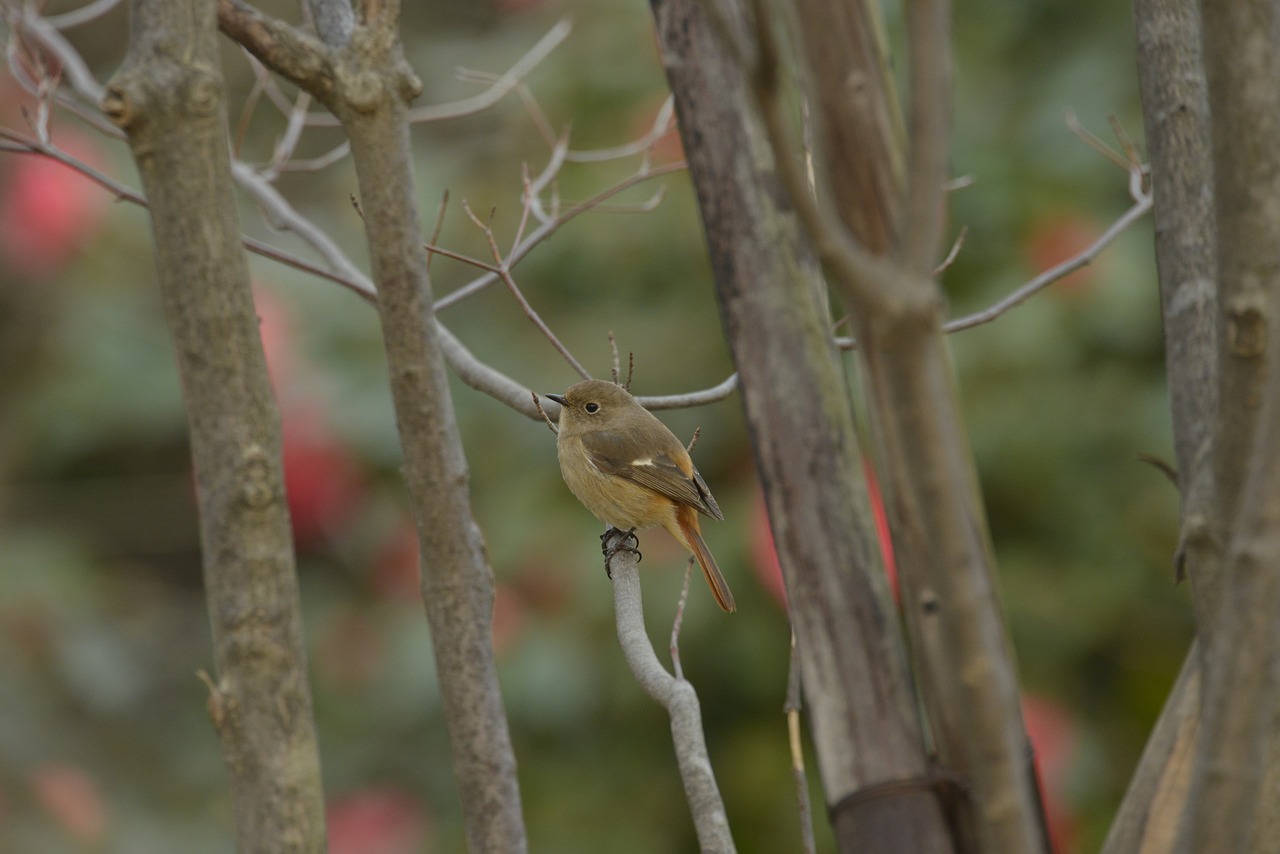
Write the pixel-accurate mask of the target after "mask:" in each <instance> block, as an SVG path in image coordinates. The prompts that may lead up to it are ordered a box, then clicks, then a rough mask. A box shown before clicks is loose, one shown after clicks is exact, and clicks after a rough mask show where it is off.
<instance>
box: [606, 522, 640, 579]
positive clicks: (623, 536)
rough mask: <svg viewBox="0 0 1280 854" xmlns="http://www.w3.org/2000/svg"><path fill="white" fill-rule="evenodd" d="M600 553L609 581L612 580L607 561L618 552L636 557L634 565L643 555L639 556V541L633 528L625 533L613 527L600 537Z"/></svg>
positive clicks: (611, 572)
mask: <svg viewBox="0 0 1280 854" xmlns="http://www.w3.org/2000/svg"><path fill="white" fill-rule="evenodd" d="M628 541H629V542H628ZM600 552H601V554H603V555H604V572H605V575H607V576H609V578H610V579H612V578H613V570H612V569H611V568H610V567H609V561H611V560H612V559H613V556H614V555H616V554H617V553H618V552H631V553H632V554H633V555H635V556H636V563H639V562H640V561H641V560H643V559H644V555H642V554H640V540H639V538H638V537H636V529H635V528H630V529H628V530H626V531H623V530H622V529H620V528H613V527H610V528H608V529H606V530H605V532H604V533H603V534H601V535H600Z"/></svg>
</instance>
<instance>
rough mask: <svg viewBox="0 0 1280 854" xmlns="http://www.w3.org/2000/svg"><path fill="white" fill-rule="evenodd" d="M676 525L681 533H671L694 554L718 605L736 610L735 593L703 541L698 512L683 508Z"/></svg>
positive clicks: (677, 513)
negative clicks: (731, 590) (730, 588)
mask: <svg viewBox="0 0 1280 854" xmlns="http://www.w3.org/2000/svg"><path fill="white" fill-rule="evenodd" d="M676 524H677V525H679V533H677V532H676V531H672V532H671V533H672V534H673V535H675V537H676V539H677V540H679V541H680V543H681V544H682V545H683V546H684V547H685V548H687V549H688V550H689V551H691V552H692V553H693V556H694V558H695V559H696V560H697V561H698V566H700V567H702V574H703V576H705V577H706V579H707V586H708V587H710V588H711V595H712V596H714V597H716V604H717V605H719V606H720V607H721V608H723V609H724V610H726V611H734V610H736V609H737V607H738V606H737V605H736V604H735V603H734V601H733V593H731V592H730V591H729V582H727V581H725V580H724V576H723V575H721V574H720V567H718V566H716V559H715V558H714V557H712V556H711V549H709V548H707V543H706V541H705V540H703V539H702V531H701V530H700V529H699V526H698V511H696V510H694V509H693V508H692V507H687V506H686V507H681V508H680V509H679V510H677V511H676Z"/></svg>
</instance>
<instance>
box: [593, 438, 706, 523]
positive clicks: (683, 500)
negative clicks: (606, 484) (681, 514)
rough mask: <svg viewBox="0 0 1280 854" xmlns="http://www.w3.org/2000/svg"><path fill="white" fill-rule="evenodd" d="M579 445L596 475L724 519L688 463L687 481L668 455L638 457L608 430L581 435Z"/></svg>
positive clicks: (702, 481)
mask: <svg viewBox="0 0 1280 854" xmlns="http://www.w3.org/2000/svg"><path fill="white" fill-rule="evenodd" d="M582 445H583V447H584V448H585V449H586V451H587V457H588V459H590V460H591V464H592V465H593V466H595V467H596V470H597V471H600V472H603V473H604V474H612V475H617V476H619V477H625V478H627V479H628V480H633V481H635V482H636V483H638V484H640V485H641V486H646V487H648V488H649V489H652V490H653V491H655V492H659V493H661V494H663V495H665V496H667V497H668V498H670V499H671V500H672V501H675V502H676V503H678V504H686V505H688V506H690V507H693V508H695V509H696V510H698V511H699V512H701V513H705V514H706V515H708V516H710V517H711V518H713V519H721V520H723V519H724V513H722V512H721V511H720V505H718V504H716V500H715V499H714V498H712V497H711V490H710V489H709V488H708V487H707V483H706V481H704V480H703V479H702V475H700V474H698V470H697V469H696V468H694V467H693V463H692V462H690V463H689V470H690V471H691V472H692V473H693V476H692V477H690V476H688V475H686V474H685V473H684V472H683V471H682V470H681V468H680V466H679V464H678V463H677V462H676V460H675V459H673V458H672V456H671V455H670V454H667V453H658V454H654V455H653V456H650V457H638V456H637V455H636V454H635V453H634V452H633V451H632V450H631V449H630V448H629V447H628V445H629V443H628V442H627V440H626V439H625V438H624V437H623V436H622V435H621V434H619V433H615V432H613V431H611V430H597V431H592V432H591V433H587V434H585V435H584V436H583V437H582ZM686 459H687V457H686Z"/></svg>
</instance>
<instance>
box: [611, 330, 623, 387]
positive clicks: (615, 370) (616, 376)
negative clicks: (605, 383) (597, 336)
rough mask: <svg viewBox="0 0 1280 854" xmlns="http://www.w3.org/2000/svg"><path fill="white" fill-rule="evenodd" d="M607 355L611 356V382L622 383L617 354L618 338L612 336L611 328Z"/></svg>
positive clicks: (620, 365)
mask: <svg viewBox="0 0 1280 854" xmlns="http://www.w3.org/2000/svg"><path fill="white" fill-rule="evenodd" d="M609 356H610V358H611V360H612V361H611V368H610V370H611V372H612V374H613V384H614V385H622V383H621V382H620V380H621V379H622V362H621V361H620V359H619V356H618V339H617V338H615V337H614V335H613V330H612V329H610V330H609Z"/></svg>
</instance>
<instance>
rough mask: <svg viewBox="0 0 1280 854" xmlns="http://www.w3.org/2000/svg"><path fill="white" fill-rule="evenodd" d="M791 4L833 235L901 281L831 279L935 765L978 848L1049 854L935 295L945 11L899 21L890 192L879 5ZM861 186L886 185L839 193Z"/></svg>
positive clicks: (888, 96) (921, 5) (925, 5)
mask: <svg viewBox="0 0 1280 854" xmlns="http://www.w3.org/2000/svg"><path fill="white" fill-rule="evenodd" d="M800 6H801V7H802V8H801V11H800V14H799V15H798V16H797V22H798V28H799V30H800V34H801V41H802V42H803V44H804V46H805V49H804V51H803V58H804V60H805V61H806V62H807V63H808V65H809V68H810V77H811V81H810V89H811V91H812V92H813V93H814V94H813V97H814V100H815V101H816V102H817V103H818V104H821V105H824V110H823V124H824V125H825V127H826V130H825V131H824V132H823V134H822V136H821V138H822V139H824V140H826V141H827V145H825V146H820V147H819V154H820V157H819V158H818V167H817V171H818V173H819V175H820V176H821V178H820V180H819V181H818V186H819V188H820V190H819V192H820V193H822V192H827V191H829V192H830V195H831V205H832V207H834V209H835V211H836V212H837V214H838V216H839V218H840V220H841V223H839V224H834V225H832V226H830V227H840V226H841V225H842V226H843V228H844V229H846V231H847V233H848V234H849V235H852V236H853V237H854V238H856V239H857V241H858V242H859V243H860V244H861V245H862V246H863V247H864V248H865V249H868V250H871V251H872V252H873V253H876V254H879V255H882V256H888V257H891V258H892V259H893V260H894V262H895V263H894V266H895V267H896V270H894V271H892V272H891V273H889V274H885V273H883V272H877V271H876V270H875V269H874V268H873V267H872V266H871V265H869V264H863V265H860V266H862V267H864V268H865V269H864V270H861V271H858V270H853V271H842V270H841V268H840V267H838V266H837V265H834V264H828V266H829V268H830V269H831V271H832V273H833V276H832V279H833V283H834V284H835V285H836V287H837V288H838V290H839V292H840V293H841V295H842V296H843V297H844V301H845V305H846V307H847V308H848V310H849V312H850V314H851V316H852V317H853V323H854V328H855V329H856V331H857V335H858V350H859V355H860V358H861V362H862V365H863V367H864V369H865V373H866V377H867V385H868V389H869V396H870V405H869V407H868V412H869V415H870V420H871V424H872V427H873V434H874V438H875V440H876V442H875V444H876V451H877V464H878V465H879V466H880V468H881V471H882V477H881V483H882V484H883V486H884V492H885V498H886V507H887V510H888V513H889V522H890V529H891V531H892V532H893V542H894V549H895V556H896V558H897V562H898V568H899V578H900V579H901V584H902V590H903V594H904V597H903V607H904V612H905V614H906V618H907V625H908V627H909V633H910V636H911V649H912V653H913V656H914V660H915V662H916V668H915V670H916V676H917V684H918V686H919V689H920V694H921V699H922V700H923V703H924V707H925V710H926V712H927V714H928V717H929V722H930V725H931V732H932V734H933V737H934V743H935V745H936V749H937V753H938V757H939V760H940V761H941V763H942V765H943V766H944V767H945V768H946V769H947V770H948V771H950V772H952V773H955V774H958V775H960V777H962V778H963V779H965V780H966V781H967V782H968V784H969V786H970V787H971V789H970V793H971V797H972V802H973V806H974V811H973V813H972V815H971V816H968V815H966V818H972V821H973V833H974V834H975V835H976V837H977V840H978V844H979V846H980V847H981V849H982V850H985V851H1000V852H1010V854H1013V852H1023V851H1027V852H1033V851H1041V850H1043V849H1044V848H1045V846H1046V844H1047V840H1046V838H1045V829H1044V827H1043V824H1042V820H1041V812H1040V804H1039V797H1038V793H1037V791H1036V784H1035V779H1034V775H1033V773H1032V769H1031V764H1030V762H1029V761H1028V760H1027V756H1028V752H1029V751H1028V744H1027V739H1026V735H1025V732H1024V730H1023V726H1022V718H1021V709H1020V704H1019V694H1018V683H1017V676H1016V673H1015V670H1014V666H1013V658H1012V653H1011V649H1010V646H1009V641H1008V637H1007V635H1006V631H1005V626H1004V619H1003V615H1002V613H1001V611H1000V606H999V602H998V600H997V596H996V592H995V586H994V575H995V572H994V560H993V558H992V554H991V549H990V545H989V541H988V533H987V524H986V519H985V517H984V513H983V508H982V501H981V497H980V492H979V489H978V484H977V477H976V472H975V470H974V461H973V456H972V451H971V449H970V447H969V443H968V438H967V436H966V434H965V430H964V425H963V421H962V418H961V414H960V408H959V401H958V397H957V390H956V386H955V380H954V376H953V371H952V366H951V360H950V354H949V352H948V349H947V345H946V341H945V337H944V334H943V330H942V307H943V303H942V299H941V294H940V292H939V291H938V289H937V287H936V285H935V283H934V282H933V281H932V280H931V279H932V274H933V269H934V268H935V266H936V265H937V263H938V262H939V260H940V258H939V255H938V246H937V243H938V238H939V235H940V232H939V228H938V222H939V217H940V216H941V211H942V207H943V203H944V200H943V193H942V183H943V181H944V180H945V178H946V171H945V170H946V138H947V129H948V111H949V104H950V63H949V56H950V46H949V44H948V43H947V39H948V38H949V34H950V8H949V5H948V4H947V3H946V2H943V0H933V2H924V0H921V2H915V3H912V4H911V8H910V10H909V12H908V14H907V25H908V41H909V49H910V54H909V56H908V62H909V66H908V68H909V78H910V86H911V96H912V97H911V100H912V104H911V113H910V115H911V127H910V131H911V138H910V140H909V144H908V146H907V148H908V150H909V151H910V154H911V157H910V159H909V166H910V171H909V173H908V174H907V175H905V176H903V177H902V178H900V179H898V180H896V181H894V180H891V179H893V178H895V177H896V176H897V174H898V170H899V167H898V162H899V158H898V157H897V156H895V152H897V151H901V150H902V148H903V144H902V143H901V142H900V139H899V136H898V135H896V134H895V130H896V128H895V123H894V122H893V121H892V120H891V117H892V116H893V115H895V110H894V109H893V107H892V104H893V103H894V101H895V98H894V94H893V91H892V89H891V87H890V83H889V78H888V76H887V75H885V74H883V69H884V68H885V67H886V66H887V62H886V60H885V59H884V57H883V53H882V51H881V50H880V49H879V46H880V39H878V38H877V37H876V33H875V29H874V27H875V18H874V16H873V14H872V11H871V10H873V9H874V8H875V4H874V3H871V2H864V3H838V2H823V1H822V0H802V2H801V3H800ZM849 46H852V49H850V47H849ZM877 87H878V88H877ZM829 104H830V105H835V107H834V108H833V109H830V110H828V109H826V105H829ZM866 172H870V173H871V174H873V175H877V176H880V177H879V178H878V180H875V181H873V182H867V181H862V182H858V181H853V180H847V179H845V176H853V175H858V174H862V173H866ZM792 192H793V194H794V193H795V192H796V189H795V188H792ZM895 194H896V195H897V196H898V197H901V196H902V195H904V194H905V197H906V203H905V216H903V215H900V214H898V213H897V211H898V210H899V208H901V207H902V206H903V203H902V202H897V203H895V198H894V195H895ZM886 197H887V198H886ZM903 229H910V230H911V233H910V234H904V233H903ZM824 260H825V259H824ZM850 272H852V273H853V275H850ZM869 275H870V276H874V277H875V279H876V280H875V281H868V276H869Z"/></svg>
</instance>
